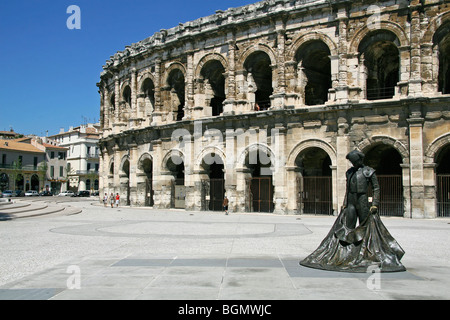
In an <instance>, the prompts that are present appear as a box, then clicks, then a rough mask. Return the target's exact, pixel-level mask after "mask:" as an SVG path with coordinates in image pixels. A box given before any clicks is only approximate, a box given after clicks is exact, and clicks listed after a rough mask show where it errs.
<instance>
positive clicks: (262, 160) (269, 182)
mask: <svg viewBox="0 0 450 320" xmlns="http://www.w3.org/2000/svg"><path fill="white" fill-rule="evenodd" d="M245 166H246V168H247V176H248V177H249V178H247V180H246V185H247V187H246V189H247V190H246V193H247V195H248V196H247V197H246V199H248V200H247V201H248V203H247V210H248V211H250V212H273V210H274V203H273V196H274V188H273V177H272V173H273V172H272V168H271V159H270V154H269V153H268V152H266V151H264V150H262V149H257V150H251V151H250V152H249V153H248V154H247V157H246V159H245Z"/></svg>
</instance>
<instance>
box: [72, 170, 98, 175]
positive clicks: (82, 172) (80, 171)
mask: <svg viewBox="0 0 450 320" xmlns="http://www.w3.org/2000/svg"><path fill="white" fill-rule="evenodd" d="M88 174H96V175H98V170H95V169H91V170H76V171H75V173H74V174H72V175H75V176H85V175H88Z"/></svg>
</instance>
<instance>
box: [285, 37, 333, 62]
mask: <svg viewBox="0 0 450 320" xmlns="http://www.w3.org/2000/svg"><path fill="white" fill-rule="evenodd" d="M314 40H320V41H322V42H324V43H325V44H326V45H327V46H328V48H329V49H330V54H331V55H332V56H336V55H337V54H338V47H337V45H336V43H335V42H334V41H333V40H332V39H331V38H330V37H329V36H328V35H326V34H324V33H321V32H317V31H315V32H308V33H305V34H301V35H299V36H298V37H297V38H296V39H295V40H294V41H293V43H292V44H291V47H290V49H288V52H287V55H286V58H287V61H294V60H295V55H296V53H297V51H298V49H300V48H301V46H302V45H304V44H305V43H307V42H309V41H314Z"/></svg>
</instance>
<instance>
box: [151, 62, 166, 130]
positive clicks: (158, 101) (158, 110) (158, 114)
mask: <svg viewBox="0 0 450 320" xmlns="http://www.w3.org/2000/svg"><path fill="white" fill-rule="evenodd" d="M154 85H155V106H154V107H155V110H154V111H153V117H152V123H151V125H152V126H154V125H159V124H161V123H162V105H163V101H162V97H161V85H162V81H161V59H159V58H157V59H155V84H154Z"/></svg>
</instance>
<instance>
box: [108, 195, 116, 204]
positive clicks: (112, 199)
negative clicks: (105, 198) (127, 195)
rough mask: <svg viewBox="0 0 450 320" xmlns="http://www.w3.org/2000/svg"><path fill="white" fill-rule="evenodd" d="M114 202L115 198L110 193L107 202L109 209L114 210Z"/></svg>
mask: <svg viewBox="0 0 450 320" xmlns="http://www.w3.org/2000/svg"><path fill="white" fill-rule="evenodd" d="M115 200H116V197H114V193H112V192H111V195H110V196H109V202H110V203H111V208H114V202H115Z"/></svg>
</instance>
